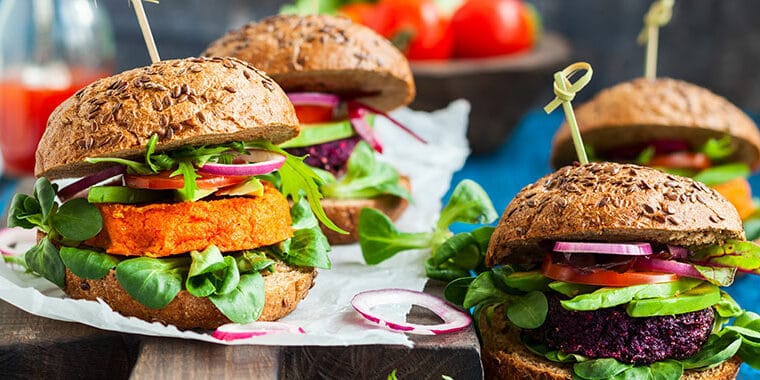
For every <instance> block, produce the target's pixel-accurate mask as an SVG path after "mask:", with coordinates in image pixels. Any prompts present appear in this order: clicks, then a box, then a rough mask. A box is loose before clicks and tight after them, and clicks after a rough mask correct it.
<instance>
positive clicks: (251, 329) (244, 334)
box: [211, 321, 306, 341]
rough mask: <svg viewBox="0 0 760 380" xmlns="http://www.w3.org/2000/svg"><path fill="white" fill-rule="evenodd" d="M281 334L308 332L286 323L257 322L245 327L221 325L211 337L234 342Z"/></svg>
mask: <svg viewBox="0 0 760 380" xmlns="http://www.w3.org/2000/svg"><path fill="white" fill-rule="evenodd" d="M279 333H291V334H306V331H304V329H303V328H301V327H300V326H294V325H291V324H288V323H285V322H258V321H256V322H251V323H246V324H244V325H241V324H239V323H228V324H226V325H221V326H219V328H217V329H216V331H214V333H213V334H211V336H213V337H214V338H216V339H219V340H226V341H232V340H238V339H248V338H252V337H255V336H263V335H269V334H279Z"/></svg>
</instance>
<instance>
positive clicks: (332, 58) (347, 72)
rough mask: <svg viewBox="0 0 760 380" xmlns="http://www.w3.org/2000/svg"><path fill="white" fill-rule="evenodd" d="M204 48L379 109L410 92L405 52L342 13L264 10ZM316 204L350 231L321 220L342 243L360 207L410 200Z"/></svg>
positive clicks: (406, 99) (390, 209)
mask: <svg viewBox="0 0 760 380" xmlns="http://www.w3.org/2000/svg"><path fill="white" fill-rule="evenodd" d="M203 55H205V56H232V57H237V58H239V59H242V60H244V61H247V62H249V63H251V64H253V65H255V66H256V67H258V68H260V69H262V70H263V71H265V72H266V73H267V74H268V75H270V76H271V77H272V79H274V80H275V81H277V83H278V84H279V85H280V86H281V87H282V88H283V89H284V90H285V91H286V92H326V93H330V94H335V95H339V96H340V97H341V98H344V97H347V98H355V99H356V100H358V101H360V102H363V103H366V104H367V105H370V106H372V107H374V108H377V109H379V110H382V111H391V110H393V109H396V108H398V107H401V106H404V105H406V104H409V103H410V102H411V101H412V99H413V98H414V95H415V87H414V80H413V78H412V72H411V69H410V67H409V62H408V61H407V60H406V58H405V57H404V55H403V54H402V53H401V52H400V51H399V50H398V49H397V48H396V47H394V46H393V45H392V44H391V43H390V42H389V41H388V40H386V39H385V38H383V37H382V36H380V35H378V34H377V33H375V32H374V31H373V30H371V29H369V28H367V27H365V26H363V25H360V24H356V23H353V22H352V21H351V20H349V19H348V18H344V17H334V16H329V15H307V16H300V15H277V16H272V17H268V18H265V19H263V20H261V21H259V22H256V23H249V24H247V25H245V26H243V27H242V28H240V29H237V30H233V31H231V32H229V33H227V34H226V35H224V36H223V37H221V38H220V39H218V40H216V41H214V42H213V43H211V45H210V46H209V47H208V49H206V51H205V52H204V53H203ZM352 146H353V145H352ZM298 154H299V155H300V154H301V153H298ZM400 184H401V185H402V186H404V187H405V188H406V189H407V190H410V183H409V180H408V178H402V179H401V181H400ZM322 205H323V207H324V209H325V212H326V213H327V215H328V216H329V217H330V219H332V220H333V221H335V223H336V224H337V225H338V226H340V227H341V228H343V229H345V230H347V231H349V232H350V233H349V234H348V235H342V234H338V233H336V232H334V231H331V230H329V229H327V228H325V227H324V226H323V228H322V231H323V232H324V233H325V235H326V236H327V238H328V240H329V241H330V243H331V244H348V243H353V242H356V241H357V240H358V225H359V214H360V211H361V209H362V208H364V207H370V208H375V209H378V210H380V211H382V212H383V213H385V214H386V215H388V216H389V217H390V218H391V219H393V220H396V219H397V218H399V217H400V216H401V214H402V213H403V211H404V210H405V209H406V207H407V205H408V202H407V201H406V200H405V199H402V198H399V197H397V196H393V195H381V196H379V197H375V198H371V199H367V198H363V199H324V200H323V201H322Z"/></svg>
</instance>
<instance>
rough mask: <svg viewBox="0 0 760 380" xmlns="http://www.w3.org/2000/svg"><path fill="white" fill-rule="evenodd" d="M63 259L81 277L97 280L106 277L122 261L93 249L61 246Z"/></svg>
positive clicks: (67, 266)
mask: <svg viewBox="0 0 760 380" xmlns="http://www.w3.org/2000/svg"><path fill="white" fill-rule="evenodd" d="M60 255H61V260H62V261H63V264H64V265H65V266H66V268H69V270H70V271H71V272H72V273H74V274H75V275H77V276H79V277H81V278H87V279H91V280H97V279H101V278H103V277H105V275H107V274H108V272H109V271H110V270H111V269H113V268H116V265H118V264H119V262H120V261H121V260H120V259H119V258H118V257H116V256H113V255H108V254H105V253H102V252H98V251H95V250H92V249H83V248H74V247H61V250H60Z"/></svg>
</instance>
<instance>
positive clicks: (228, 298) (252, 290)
mask: <svg viewBox="0 0 760 380" xmlns="http://www.w3.org/2000/svg"><path fill="white" fill-rule="evenodd" d="M264 297H265V287H264V277H263V276H262V275H261V274H260V273H258V272H256V273H249V274H244V275H241V276H240V281H239V282H238V283H237V286H236V287H235V288H234V289H232V290H231V291H229V292H226V293H224V294H212V295H210V296H209V297H208V298H209V300H211V302H213V303H214V306H216V308H217V309H219V311H221V312H222V314H224V316H225V317H227V318H229V319H230V320H231V321H232V322H235V323H249V322H253V321H255V320H257V319H259V316H261V312H262V310H264Z"/></svg>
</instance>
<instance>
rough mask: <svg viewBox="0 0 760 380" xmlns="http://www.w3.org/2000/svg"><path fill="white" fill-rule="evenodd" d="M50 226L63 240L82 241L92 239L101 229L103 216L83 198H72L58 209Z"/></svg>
mask: <svg viewBox="0 0 760 380" xmlns="http://www.w3.org/2000/svg"><path fill="white" fill-rule="evenodd" d="M50 219H51V224H52V226H53V228H55V230H56V231H57V232H58V233H60V234H61V236H63V238H64V239H67V240H72V241H83V240H87V239H89V238H92V237H94V236H95V235H97V234H98V232H100V230H101V229H102V228H103V216H102V215H101V214H100V211H99V210H98V208H97V207H95V206H93V205H91V204H90V203H89V202H87V199H84V198H74V199H72V200H70V201H68V202H66V203H64V204H62V205H61V207H60V208H58V210H57V212H56V213H55V214H53V215H52V217H51V218H50Z"/></svg>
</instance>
